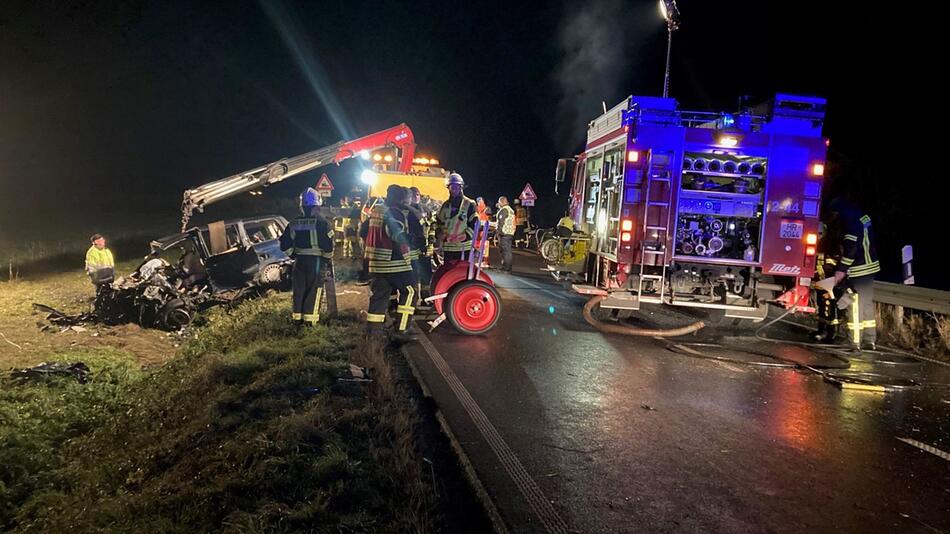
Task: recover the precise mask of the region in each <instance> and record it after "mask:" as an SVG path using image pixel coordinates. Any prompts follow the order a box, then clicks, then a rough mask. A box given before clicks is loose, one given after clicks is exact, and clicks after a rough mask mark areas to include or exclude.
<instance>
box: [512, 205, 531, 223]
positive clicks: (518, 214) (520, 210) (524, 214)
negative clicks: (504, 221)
mask: <svg viewBox="0 0 950 534" xmlns="http://www.w3.org/2000/svg"><path fill="white" fill-rule="evenodd" d="M527 222H528V210H527V208H525V207H524V206H518V207H517V208H515V226H524V225H525V224H526V223H527Z"/></svg>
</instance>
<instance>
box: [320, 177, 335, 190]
mask: <svg viewBox="0 0 950 534" xmlns="http://www.w3.org/2000/svg"><path fill="white" fill-rule="evenodd" d="M317 191H333V184H332V183H330V178H329V177H328V176H327V173H323V176H321V177H320V181H318V182H317Z"/></svg>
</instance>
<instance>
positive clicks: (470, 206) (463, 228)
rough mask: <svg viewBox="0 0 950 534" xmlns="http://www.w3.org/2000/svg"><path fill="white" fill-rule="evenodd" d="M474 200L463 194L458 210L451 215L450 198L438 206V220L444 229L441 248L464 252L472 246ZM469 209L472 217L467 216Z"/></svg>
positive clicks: (447, 250)
mask: <svg viewBox="0 0 950 534" xmlns="http://www.w3.org/2000/svg"><path fill="white" fill-rule="evenodd" d="M474 208H475V201H474V200H472V199H470V198H468V197H466V196H463V197H462V202H461V203H460V204H459V209H458V212H456V213H455V215H452V200H451V199H450V200H447V201H445V202H444V203H443V204H442V207H441V208H439V216H438V219H439V222H440V223H441V224H442V225H443V227H444V229H445V238H444V239H445V240H444V242H443V244H442V249H443V250H445V251H446V252H465V251H468V250H471V248H472V235H473V234H474V233H475V228H474V226H475V220H476V219H477V214H474V211H475V209H474ZM469 211H471V212H473V215H475V216H473V217H471V218H469V216H468V214H469Z"/></svg>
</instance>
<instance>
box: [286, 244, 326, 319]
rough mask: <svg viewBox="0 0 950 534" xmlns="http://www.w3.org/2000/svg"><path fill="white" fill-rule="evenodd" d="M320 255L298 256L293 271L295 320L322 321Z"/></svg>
mask: <svg viewBox="0 0 950 534" xmlns="http://www.w3.org/2000/svg"><path fill="white" fill-rule="evenodd" d="M322 266H323V258H321V257H320V256H297V257H296V258H295V260H294V270H293V272H292V273H291V276H292V281H293V288H294V298H293V300H294V312H293V318H294V321H301V322H304V323H307V324H311V325H312V324H317V322H319V321H320V300H321V299H322V298H323V277H322V276H320V269H321V268H322Z"/></svg>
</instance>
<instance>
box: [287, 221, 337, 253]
mask: <svg viewBox="0 0 950 534" xmlns="http://www.w3.org/2000/svg"><path fill="white" fill-rule="evenodd" d="M333 235H334V232H333V230H331V229H330V225H329V224H328V223H327V220H326V219H324V218H323V217H297V218H295V219H294V220H292V221H290V224H288V225H287V228H286V229H285V230H284V233H283V235H281V236H280V249H281V250H283V251H285V252H287V254H289V255H292V256H320V257H323V258H332V257H333Z"/></svg>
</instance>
